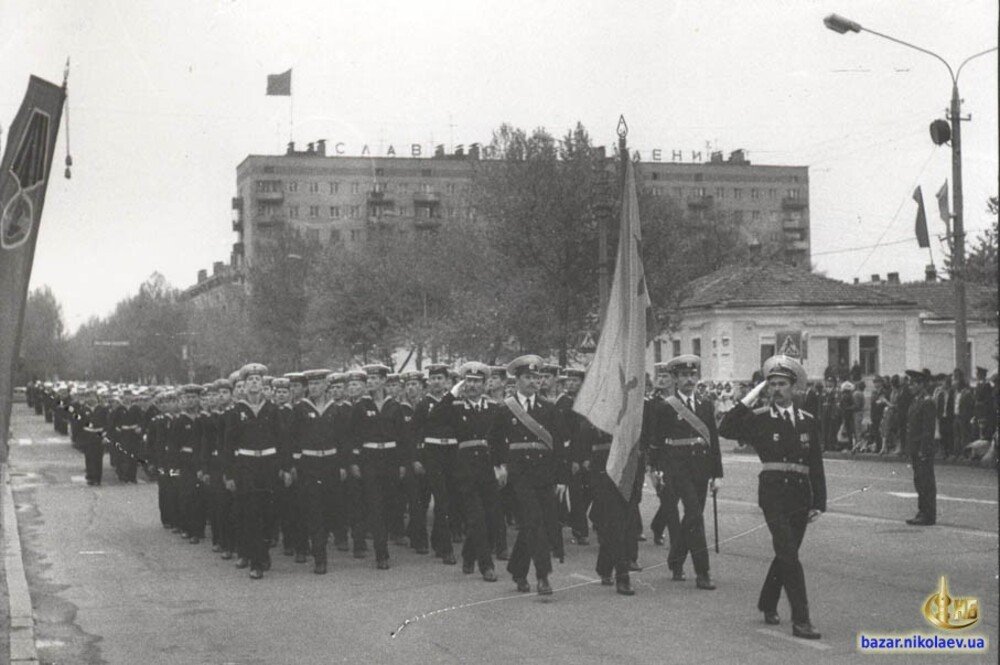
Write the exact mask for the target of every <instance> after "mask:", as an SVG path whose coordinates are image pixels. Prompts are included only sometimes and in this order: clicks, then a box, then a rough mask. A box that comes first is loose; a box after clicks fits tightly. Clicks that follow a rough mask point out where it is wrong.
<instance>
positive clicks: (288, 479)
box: [281, 471, 292, 487]
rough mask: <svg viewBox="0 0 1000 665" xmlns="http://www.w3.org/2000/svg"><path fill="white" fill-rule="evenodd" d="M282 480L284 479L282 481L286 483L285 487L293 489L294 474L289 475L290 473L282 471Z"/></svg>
mask: <svg viewBox="0 0 1000 665" xmlns="http://www.w3.org/2000/svg"><path fill="white" fill-rule="evenodd" d="M281 479H282V481H284V483H285V487H291V486H292V474H291V473H289V472H288V471H282V472H281Z"/></svg>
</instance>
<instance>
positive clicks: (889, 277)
mask: <svg viewBox="0 0 1000 665" xmlns="http://www.w3.org/2000/svg"><path fill="white" fill-rule="evenodd" d="M885 281H887V282H888V283H889V284H899V273H898V272H890V273H887V274H886V276H885Z"/></svg>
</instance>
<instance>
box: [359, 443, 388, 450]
mask: <svg viewBox="0 0 1000 665" xmlns="http://www.w3.org/2000/svg"><path fill="white" fill-rule="evenodd" d="M361 447H363V448H368V449H369V450H388V449H389V448H395V447H396V442H395V441H368V442H366V443H362V444H361Z"/></svg>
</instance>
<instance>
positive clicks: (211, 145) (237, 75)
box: [0, 0, 998, 329]
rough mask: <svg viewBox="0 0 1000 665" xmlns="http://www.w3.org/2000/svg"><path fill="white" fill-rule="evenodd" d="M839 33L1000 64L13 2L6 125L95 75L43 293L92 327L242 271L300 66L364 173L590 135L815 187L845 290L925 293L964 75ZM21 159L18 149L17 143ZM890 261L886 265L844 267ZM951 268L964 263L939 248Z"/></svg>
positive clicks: (991, 166)
mask: <svg viewBox="0 0 1000 665" xmlns="http://www.w3.org/2000/svg"><path fill="white" fill-rule="evenodd" d="M830 12H837V13H839V14H841V15H844V16H847V17H850V18H852V19H853V20H855V21H857V22H859V23H861V24H862V25H863V26H865V27H869V28H871V29H873V30H877V31H879V32H884V33H888V34H891V35H893V36H896V37H899V38H901V39H905V40H907V41H910V42H914V43H916V44H918V45H920V46H923V47H925V48H928V49H930V50H933V51H936V52H937V53H939V54H940V55H942V56H943V57H944V58H945V59H946V60H948V61H949V62H951V63H953V64H955V65H957V64H958V62H960V61H961V60H962V59H964V58H965V57H966V56H968V55H971V54H973V53H976V52H978V51H981V50H985V49H987V48H990V47H992V46H995V45H996V43H997V33H996V30H997V21H998V15H997V13H998V8H997V2H995V1H972V0H952V1H951V2H946V3H945V2H938V1H935V2H913V1H910V2H856V1H851V2H845V1H842V0H828V1H823V2H817V1H813V0H809V1H804V0H787V1H781V2H779V1H777V0H768V1H763V0H758V1H755V2H740V3H737V2H731V1H730V0H725V1H705V0H698V1H695V0H689V1H685V2H671V1H669V0H653V1H650V2H645V1H643V2H639V1H612V0H605V1H603V2H590V1H580V0H577V1H574V2H568V1H563V2H545V1H544V0H531V1H530V2H520V1H517V0H502V1H499V2H477V1H469V2H426V1H425V2H413V1H401V2H378V1H375V0H363V1H354V0H350V1H347V0H337V1H336V2H330V1H329V0H320V1H316V2H297V1H293V0H285V1H284V2H280V3H274V2H246V1H243V0H227V1H221V0H220V1H218V2H211V1H208V0H205V1H202V2H182V1H180V0H171V1H169V2H167V1H161V2H155V3H154V2H146V1H139V0H127V1H117V2H112V1H106V2H88V1H84V0H72V1H70V0H66V1H63V2H46V1H45V0H23V1H22V0H0V80H2V81H3V82H4V85H3V86H0V125H2V126H3V127H4V128H6V127H7V126H8V125H9V123H10V120H11V119H12V118H13V116H14V114H15V113H16V111H17V108H18V106H19V105H20V102H21V99H22V97H23V94H24V89H25V86H26V84H27V79H28V75H29V74H36V75H39V76H42V77H43V78H47V79H49V80H51V81H53V82H59V81H61V79H62V71H63V63H64V61H65V59H66V56H67V55H70V56H71V57H72V71H71V74H70V81H69V90H70V96H69V109H68V111H69V114H70V120H71V122H70V130H71V138H72V154H73V158H74V162H75V166H74V168H73V178H72V180H65V179H63V178H62V177H61V172H62V168H61V164H62V159H63V156H64V150H65V148H64V143H65V141H66V134H65V132H62V133H61V134H60V137H59V141H60V145H59V146H58V149H57V159H58V161H57V163H56V167H55V168H54V169H53V179H52V181H51V183H50V185H49V190H48V197H47V201H46V206H45V212H44V218H43V220H42V226H41V231H40V237H39V241H38V247H37V252H36V256H35V267H34V273H33V275H32V286H33V287H34V286H39V285H42V284H48V285H50V286H51V287H52V288H53V290H54V291H55V293H56V295H57V297H58V298H59V300H60V301H61V302H62V305H63V309H64V314H65V318H66V322H67V324H68V326H69V327H70V329H75V328H76V327H77V326H78V325H79V324H80V323H82V322H84V321H85V320H86V319H87V318H88V317H89V316H91V315H93V314H101V315H103V314H106V313H107V312H108V311H110V310H111V309H112V308H113V307H114V304H115V303H116V302H117V301H118V300H120V299H121V298H122V297H124V296H126V295H128V294H129V293H134V292H135V290H136V289H137V287H138V285H139V284H140V283H141V282H142V281H143V280H144V279H145V278H146V277H147V276H148V275H149V274H150V273H152V272H153V271H154V270H155V271H160V272H161V273H163V274H164V275H166V277H167V279H168V280H169V281H170V282H171V283H173V284H174V285H175V286H178V287H182V288H183V287H185V286H188V285H190V284H191V283H192V282H193V281H194V280H195V277H196V273H197V270H198V269H199V268H206V267H210V266H211V264H212V262H213V261H217V260H228V256H229V249H230V245H231V244H232V242H234V240H235V236H234V234H233V233H232V231H231V229H230V211H229V201H230V198H231V197H232V196H233V194H234V193H235V179H236V173H235V169H236V165H237V164H238V163H239V162H240V161H241V160H242V159H243V158H244V157H245V156H246V155H247V154H250V153H276V152H281V151H283V150H284V144H285V142H286V141H287V138H288V131H289V127H288V124H289V120H288V106H287V100H286V99H283V98H277V97H265V96H264V86H265V78H266V75H267V74H268V73H277V72H282V71H284V70H286V69H288V68H293V70H294V78H293V90H294V93H295V96H294V104H295V114H294V115H295V127H294V135H295V138H296V140H297V141H298V142H299V143H302V144H304V143H305V142H306V141H312V140H315V139H318V138H326V139H328V140H330V141H331V142H332V141H344V142H345V143H346V144H347V147H348V149H349V150H360V146H361V145H363V144H365V143H367V144H370V145H371V146H372V149H373V150H376V147H375V146H378V145H383V146H386V145H389V144H394V145H395V146H397V150H399V146H402V145H409V144H411V143H422V144H424V145H428V144H432V143H444V144H446V145H448V146H451V145H453V144H458V143H462V144H469V143H472V142H475V141H479V142H484V143H485V142H487V141H488V140H489V138H490V133H491V131H492V130H493V129H494V128H496V127H497V126H498V125H499V124H500V123H503V122H510V123H513V124H514V125H517V126H522V127H526V128H531V127H535V126H544V127H546V128H548V129H550V130H551V131H553V132H554V133H557V134H562V133H563V132H564V131H565V130H566V129H567V128H569V127H571V126H572V125H573V124H574V123H575V122H576V121H578V120H579V121H582V122H583V123H584V125H585V126H586V127H587V128H588V129H589V130H590V131H591V133H592V135H593V136H594V137H595V139H596V140H597V141H598V142H599V143H606V144H608V145H611V144H612V143H613V141H614V130H615V125H616V123H617V120H618V115H619V114H620V113H624V114H625V117H626V118H627V120H628V123H629V127H630V129H631V132H630V134H629V142H630V145H631V146H632V147H634V148H636V149H639V150H640V151H642V152H643V157H644V158H647V155H648V153H649V151H650V150H652V149H653V148H660V149H662V150H663V151H664V153H665V154H670V153H671V152H672V151H673V150H674V149H681V150H683V151H684V152H685V159H687V158H688V157H687V155H689V153H690V151H691V150H699V149H700V150H704V148H705V146H706V143H711V145H712V146H713V147H715V148H718V149H721V150H724V151H726V152H727V153H728V152H729V151H731V150H733V149H736V148H745V149H746V150H747V151H748V153H749V158H750V159H751V160H752V161H753V162H755V163H758V164H792V165H806V166H809V167H810V190H811V191H810V197H811V198H810V214H811V224H812V229H813V231H812V233H813V236H812V238H813V242H812V249H813V252H814V263H815V265H816V267H817V268H818V269H820V270H822V271H824V272H826V273H827V274H829V275H830V276H833V277H837V278H839V279H844V280H851V279H853V278H854V277H856V276H860V277H862V279H868V277H869V276H870V274H871V273H876V272H877V273H882V274H883V275H884V274H885V273H886V272H889V271H898V272H900V273H901V274H902V276H903V278H904V279H917V278H920V277H921V276H922V273H923V267H924V265H925V264H926V263H927V261H928V258H927V251H926V250H921V249H919V248H918V247H917V244H916V241H915V240H913V241H910V242H902V243H899V242H896V241H899V240H905V239H907V238H912V235H913V220H914V215H915V204H914V203H913V201H912V200H911V198H910V196H911V194H912V192H913V189H914V187H915V186H916V185H918V184H919V185H922V186H923V189H924V195H925V199H926V202H927V207H928V218H929V223H930V228H931V233H932V234H940V233H943V232H944V225H943V223H942V222H941V221H940V219H939V218H938V215H937V213H936V204H935V201H934V196H933V195H934V192H935V191H937V189H938V188H939V187H940V185H941V184H942V182H943V181H944V179H945V178H949V177H950V169H951V166H950V164H951V162H950V151H949V149H948V147H947V146H944V147H940V148H938V147H935V146H934V145H933V144H932V143H931V141H930V138H929V135H928V131H927V126H928V124H929V123H930V121H931V120H933V119H934V118H937V117H943V112H944V109H945V107H946V106H947V104H948V101H949V98H950V80H949V78H948V74H947V71H946V70H945V68H944V66H943V65H942V64H941V63H939V62H937V61H936V60H934V59H933V58H931V57H929V56H926V55H924V54H921V53H918V52H915V51H911V50H908V49H906V48H903V47H900V46H897V45H895V44H893V43H891V42H888V41H885V40H882V39H879V38H877V37H874V36H872V35H870V34H864V33H862V34H849V35H837V34H835V33H833V32H830V31H829V30H827V29H825V28H824V27H823V24H822V18H823V16H825V15H826V14H828V13H830ZM960 89H961V92H962V97H963V98H964V99H965V106H964V109H963V110H964V111H965V113H971V114H972V122H971V123H967V124H965V125H963V130H962V131H963V144H964V151H963V152H964V169H965V170H964V175H965V189H964V191H965V201H966V227H967V229H968V230H969V232H970V234H971V235H974V234H975V231H977V230H979V229H982V228H983V227H984V226H985V225H986V223H987V215H986V213H985V201H986V198H987V197H988V196H990V195H995V194H996V190H997V180H998V158H997V143H998V139H997V122H998V119H997V58H996V54H991V55H989V56H985V57H983V58H981V59H979V60H978V61H974V62H973V63H972V64H970V65H969V66H968V67H967V68H966V69H965V70H964V71H963V73H962V77H961V79H960ZM4 141H5V142H6V136H4ZM880 239H881V241H882V242H883V243H892V244H885V245H884V246H883V247H880V248H878V249H875V250H874V251H872V249H863V250H857V251H847V252H842V251H838V250H845V249H850V248H856V247H861V246H871V245H874V244H875V243H877V242H878V241H879V240H880ZM932 246H933V249H934V252H935V258H936V259H938V261H940V257H941V244H940V242H938V241H937V240H936V239H934V240H932Z"/></svg>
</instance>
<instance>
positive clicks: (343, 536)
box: [333, 475, 368, 552]
mask: <svg viewBox="0 0 1000 665" xmlns="http://www.w3.org/2000/svg"><path fill="white" fill-rule="evenodd" d="M343 491H344V501H343V504H342V507H343V511H344V518H343V519H342V520H341V521H340V522H339V523H338V524H337V525H336V526H335V528H334V531H333V538H334V541H336V542H344V543H346V542H347V530H348V528H350V530H351V540H352V541H353V542H354V551H355V552H364V551H367V550H368V544H367V543H366V542H365V531H366V530H367V528H368V527H367V525H366V524H367V519H368V518H367V509H366V506H365V490H364V482H363V481H362V479H360V478H355V477H354V476H351V475H348V476H347V480H345V481H344V489H343Z"/></svg>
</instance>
